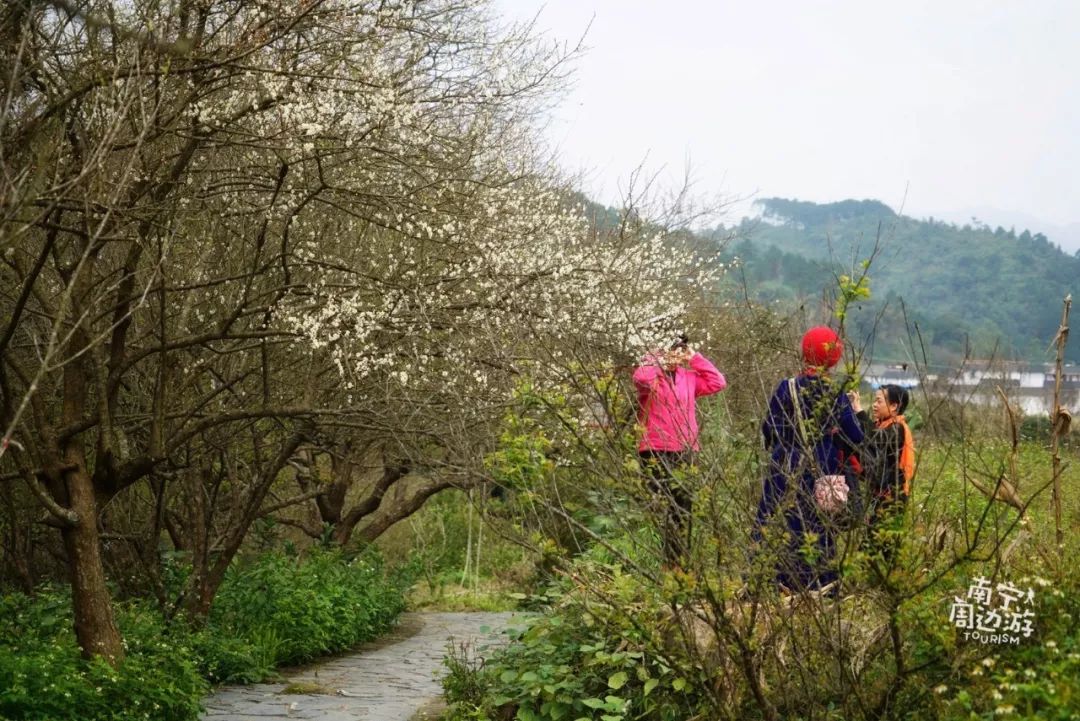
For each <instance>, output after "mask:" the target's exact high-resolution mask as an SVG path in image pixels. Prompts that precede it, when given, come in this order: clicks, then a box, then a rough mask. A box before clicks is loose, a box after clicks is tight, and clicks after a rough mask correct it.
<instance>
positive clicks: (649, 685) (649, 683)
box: [645, 678, 660, 696]
mask: <svg viewBox="0 0 1080 721" xmlns="http://www.w3.org/2000/svg"><path fill="white" fill-rule="evenodd" d="M659 683H660V682H659V681H658V680H656V679H655V678H650V679H649V680H648V681H646V682H645V695H646V696H648V695H649V692H650V691H652V690H653V689H654V688H656V687H657V685H659Z"/></svg>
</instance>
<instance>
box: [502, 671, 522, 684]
mask: <svg viewBox="0 0 1080 721" xmlns="http://www.w3.org/2000/svg"><path fill="white" fill-rule="evenodd" d="M517 677H518V672H517V671H515V670H514V669H512V668H510V669H507V670H505V671H503V672H502V673H501V674H499V680H500V681H502V682H503V683H512V682H514V681H516V680H517Z"/></svg>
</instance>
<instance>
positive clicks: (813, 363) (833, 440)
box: [753, 326, 863, 591]
mask: <svg viewBox="0 0 1080 721" xmlns="http://www.w3.org/2000/svg"><path fill="white" fill-rule="evenodd" d="M842 352H843V346H842V344H841V341H840V338H839V337H838V336H837V334H836V333H835V332H834V331H833V330H832V329H830V328H826V327H824V326H819V327H816V328H811V329H810V330H809V331H807V332H806V335H804V336H803V340H802V353H803V359H804V361H805V363H806V367H805V369H804V370H803V372H802V373H800V374H799V375H798V376H796V377H795V378H794V379H784V380H782V381H781V382H780V383H779V384H778V385H777V386H776V390H775V391H773V394H772V397H771V398H770V399H769V409H768V412H767V413H766V416H765V419H764V421H763V422H762V424H761V432H762V435H763V436H764V440H765V447H766V448H767V449H769V470H768V475H767V477H766V478H765V481H764V488H763V492H762V496H761V501H760V503H759V505H758V510H757V518H756V522H755V527H754V534H753V535H754V540H755V541H757V542H759V543H765V542H767V541H768V548H769V549H770V550H771V551H773V552H775V553H776V554H777V566H776V580H777V583H779V584H780V585H781V586H782V587H783V588H785V589H788V590H791V591H801V590H807V589H818V588H822V587H824V586H827V585H828V584H830V583H832V582H833V581H835V580H836V578H837V573H836V570H835V569H834V568H833V567H832V560H833V556H834V554H835V552H836V543H835V538H834V535H835V533H836V525H835V523H834V522H833V521H832V519H831V518H829V517H828V516H827V515H826V514H825V513H823V512H822V511H821V510H820V509H819V505H818V503H817V502H816V501H815V498H814V484H815V481H816V479H818V478H819V477H821V476H830V475H831V476H837V475H846V474H845V473H844V471H845V469H844V468H843V460H842V450H843V449H844V448H853V447H855V446H857V445H858V444H859V443H861V442H862V440H863V430H862V426H861V425H860V424H859V422H858V419H857V418H856V417H855V411H854V410H852V407H851V402H850V400H849V398H848V396H847V394H845V393H844V392H843V389H842V388H841V387H840V386H839V384H837V383H836V382H835V381H833V380H832V378H831V377H830V376H829V369H831V368H832V367H833V366H835V365H836V364H837V362H839V360H840V357H841V354H842ZM792 388H794V389H795V396H796V397H794V398H793V396H792V392H791V390H792ZM796 402H798V403H799V409H798V410H796V408H795V405H794V403H796ZM800 414H801V415H800ZM800 418H801V420H802V428H803V430H800ZM780 531H786V533H787V538H786V539H785V540H784V541H782V542H780V541H775V540H773V539H775V538H776V537H777V535H778V533H779V532H780Z"/></svg>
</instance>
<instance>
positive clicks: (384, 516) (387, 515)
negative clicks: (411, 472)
mask: <svg viewBox="0 0 1080 721" xmlns="http://www.w3.org/2000/svg"><path fill="white" fill-rule="evenodd" d="M453 485H454V484H453V483H450V482H449V481H443V480H430V481H427V482H426V483H424V484H423V485H421V486H419V487H418V488H415V489H409V490H408V491H407V492H405V493H401V494H398V495H397V496H396V497H395V498H394V500H393V502H391V503H386V502H385V501H384V502H383V504H382V506H381V507H380V508H379V513H377V514H376V515H375V517H374V518H372V519H371V522H370V523H368V524H367V525H366V526H364V527H363V528H361V529H360V530H359V531H358V532H357V533H356V536H357V538H359V539H360V541H361V542H363V543H371V542H372V541H374V540H375V539H376V538H378V537H379V536H381V535H382V534H383V533H385V532H386V531H387V530H388V529H389V528H390V527H391V526H393V525H394V524H395V523H397V522H398V521H403V520H405V519H406V518H408V517H409V516H411V515H412V514H414V513H416V512H417V511H418V510H420V507H421V506H423V505H424V503H425V502H426V501H427V499H429V498H431V497H432V496H434V495H435V494H436V493H438V492H439V491H442V490H445V489H447V488H450V487H452V486H453ZM346 540H348V539H346Z"/></svg>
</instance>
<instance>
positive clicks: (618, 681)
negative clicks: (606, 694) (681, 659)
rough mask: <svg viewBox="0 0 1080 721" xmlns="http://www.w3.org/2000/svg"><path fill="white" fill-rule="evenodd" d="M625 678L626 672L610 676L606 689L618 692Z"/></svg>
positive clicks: (624, 683) (624, 682)
mask: <svg viewBox="0 0 1080 721" xmlns="http://www.w3.org/2000/svg"><path fill="white" fill-rule="evenodd" d="M626 678H627V676H626V671H619V672H618V673H613V674H611V677H610V678H609V679H608V680H607V685H608V688H611V689H615V690H616V691H618V690H619V689H620V688H622V687H623V686H625V685H626ZM684 683H685V682H684Z"/></svg>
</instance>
